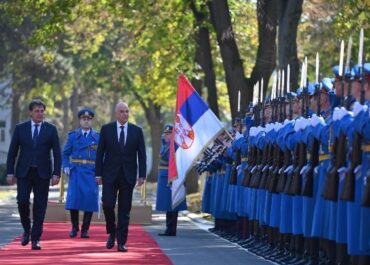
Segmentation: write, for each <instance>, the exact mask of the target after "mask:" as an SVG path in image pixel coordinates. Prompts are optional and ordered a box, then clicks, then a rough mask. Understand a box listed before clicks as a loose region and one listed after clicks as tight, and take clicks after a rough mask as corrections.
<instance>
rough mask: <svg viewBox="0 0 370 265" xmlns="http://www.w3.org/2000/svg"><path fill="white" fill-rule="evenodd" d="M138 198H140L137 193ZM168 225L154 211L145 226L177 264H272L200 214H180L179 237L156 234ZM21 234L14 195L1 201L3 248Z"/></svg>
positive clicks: (54, 195) (54, 194)
mask: <svg viewBox="0 0 370 265" xmlns="http://www.w3.org/2000/svg"><path fill="white" fill-rule="evenodd" d="M50 198H51V199H56V198H58V193H57V191H56V190H55V189H52V190H51V193H50ZM134 198H135V200H139V198H140V196H139V194H138V192H137V191H136V192H135V196H134ZM147 198H148V202H149V203H153V202H154V200H155V196H154V195H152V194H148V197H147ZM164 227H165V216H164V214H162V213H154V214H153V224H152V225H147V226H145V229H146V231H148V232H149V233H150V234H151V235H152V236H153V238H154V239H155V240H156V241H157V242H158V244H159V245H160V247H161V248H162V250H163V251H164V253H165V254H166V255H167V256H168V257H169V258H170V259H171V261H172V262H173V264H175V265H188V264H202V265H203V264H204V265H207V264H212V265H218V264H220V265H228V264H233V265H238V264H256V265H265V264H266V265H268V264H273V263H271V262H269V261H266V260H264V259H261V258H259V257H257V256H255V255H254V254H251V253H249V252H248V251H246V250H245V249H243V248H241V247H239V246H238V245H236V244H233V243H230V242H228V241H226V240H224V239H222V238H220V237H218V236H216V235H214V234H212V233H209V232H208V231H207V229H208V228H210V227H212V222H210V221H206V220H204V219H202V218H199V216H198V215H196V214H192V213H189V212H184V213H183V214H182V215H181V216H180V217H179V223H178V235H177V236H176V237H160V236H158V235H157V234H158V233H159V232H161V231H163V229H164ZM21 233H22V228H21V225H20V223H19V215H18V212H17V207H16V202H15V197H14V196H13V197H12V198H9V199H8V200H3V201H0V235H1V237H0V248H1V247H2V246H4V245H5V244H7V243H9V242H10V241H12V240H13V239H14V238H15V237H16V236H18V235H20V234H21Z"/></svg>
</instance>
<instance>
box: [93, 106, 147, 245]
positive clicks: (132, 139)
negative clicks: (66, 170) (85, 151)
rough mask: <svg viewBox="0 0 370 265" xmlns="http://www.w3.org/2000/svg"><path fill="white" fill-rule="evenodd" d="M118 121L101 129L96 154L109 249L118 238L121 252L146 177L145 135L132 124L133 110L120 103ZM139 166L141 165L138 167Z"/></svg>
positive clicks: (116, 110)
mask: <svg viewBox="0 0 370 265" xmlns="http://www.w3.org/2000/svg"><path fill="white" fill-rule="evenodd" d="M115 114H116V119H117V121H114V122H111V123H108V124H106V125H104V126H103V127H102V128H101V131H100V140H99V144H98V150H97V154H96V164H95V166H96V181H97V183H98V184H99V185H100V184H103V196H102V201H103V210H104V215H105V221H106V229H107V234H109V236H108V240H107V244H106V247H107V248H108V249H111V248H113V247H114V244H115V238H117V244H118V248H117V250H118V251H120V252H126V251H127V248H126V246H125V244H126V241H127V234H128V225H129V221H130V211H131V205H132V193H133V189H134V187H135V184H136V182H137V185H138V186H141V185H142V184H143V183H144V180H145V177H146V152H145V143H144V134H143V131H142V129H141V128H140V127H138V126H136V125H134V124H131V123H128V118H129V107H128V105H127V104H126V103H124V102H119V103H118V104H117V105H116V108H115ZM138 163H139V165H138ZM117 193H118V222H117V225H116V222H115V220H116V219H115V212H114V209H115V205H116V200H117Z"/></svg>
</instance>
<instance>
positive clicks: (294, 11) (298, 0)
mask: <svg viewBox="0 0 370 265" xmlns="http://www.w3.org/2000/svg"><path fill="white" fill-rule="evenodd" d="M302 4H303V0H280V1H279V7H280V10H279V39H278V58H279V68H281V69H285V70H286V67H287V65H288V64H290V83H291V86H290V87H291V88H293V89H295V88H297V87H298V75H299V68H300V67H299V62H298V58H297V41H296V40H297V29H298V24H299V20H300V18H301V14H302ZM285 77H286V75H285ZM285 84H286V81H285Z"/></svg>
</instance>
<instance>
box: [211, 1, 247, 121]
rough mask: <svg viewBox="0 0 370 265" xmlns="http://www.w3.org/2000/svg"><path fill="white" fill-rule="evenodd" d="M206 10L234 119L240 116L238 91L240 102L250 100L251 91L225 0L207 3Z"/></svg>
mask: <svg viewBox="0 0 370 265" xmlns="http://www.w3.org/2000/svg"><path fill="white" fill-rule="evenodd" d="M208 8H209V10H210V13H211V21H212V24H213V27H214V28H215V30H216V34H217V42H218V45H219V47H220V51H221V57H222V62H223V66H224V70H225V77H226V85H227V90H228V94H229V104H230V109H231V116H232V118H233V119H234V118H235V117H237V116H239V115H240V113H238V91H240V94H241V102H247V100H250V99H251V98H252V97H251V96H252V91H251V90H250V91H248V90H247V80H246V79H245V75H244V68H243V62H242V60H241V58H240V54H239V50H238V47H237V44H236V40H235V37H234V32H233V28H232V24H231V18H230V12H229V6H228V4H227V0H213V1H209V2H208ZM241 110H242V107H241ZM243 111H244V109H243Z"/></svg>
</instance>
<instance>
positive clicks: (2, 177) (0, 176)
mask: <svg viewBox="0 0 370 265" xmlns="http://www.w3.org/2000/svg"><path fill="white" fill-rule="evenodd" d="M0 185H6V165H5V164H0Z"/></svg>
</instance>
